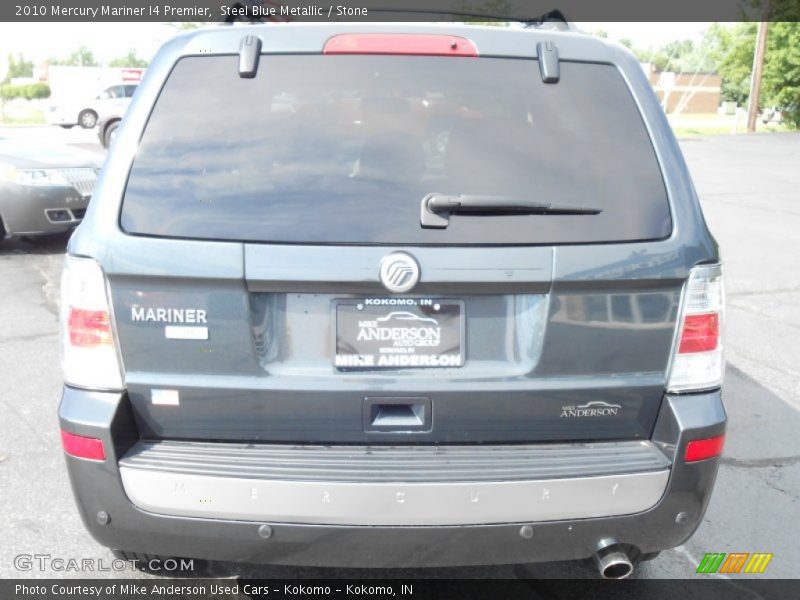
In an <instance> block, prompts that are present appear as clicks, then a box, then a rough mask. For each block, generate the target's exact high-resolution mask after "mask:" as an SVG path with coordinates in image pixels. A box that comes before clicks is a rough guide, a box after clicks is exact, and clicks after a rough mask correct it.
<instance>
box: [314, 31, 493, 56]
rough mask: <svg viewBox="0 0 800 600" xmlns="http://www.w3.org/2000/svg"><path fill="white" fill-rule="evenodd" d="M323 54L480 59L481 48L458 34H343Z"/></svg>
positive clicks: (328, 45) (331, 41)
mask: <svg viewBox="0 0 800 600" xmlns="http://www.w3.org/2000/svg"><path fill="white" fill-rule="evenodd" d="M322 53H323V54H417V55H424V56H478V49H477V48H476V47H475V44H473V43H472V41H470V40H468V39H467V38H463V37H460V36H457V35H441V34H417V33H342V34H339V35H335V36H333V37H332V38H330V39H329V40H328V41H327V42H325V47H324V48H323V49H322Z"/></svg>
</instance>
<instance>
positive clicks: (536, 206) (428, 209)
mask: <svg viewBox="0 0 800 600" xmlns="http://www.w3.org/2000/svg"><path fill="white" fill-rule="evenodd" d="M601 212H603V211H602V210H601V209H599V208H591V207H587V206H558V205H554V204H550V203H543V202H534V201H532V200H529V199H527V198H517V197H513V196H477V195H469V194H458V195H452V194H450V195H448V194H428V195H427V196H425V197H424V198H423V199H422V204H421V205H420V224H421V225H422V226H423V227H430V228H439V229H444V228H445V227H447V225H448V224H449V223H450V215H451V214H464V215H481V214H487V215H509V214H512V215H513V214H520V215H599V214H600V213H601Z"/></svg>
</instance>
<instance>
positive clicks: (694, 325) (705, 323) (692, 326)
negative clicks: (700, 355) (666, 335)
mask: <svg viewBox="0 0 800 600" xmlns="http://www.w3.org/2000/svg"><path fill="white" fill-rule="evenodd" d="M718 343H719V314H717V313H707V314H704V315H687V316H686V317H685V318H684V320H683V333H682V334H681V343H680V346H679V347H678V353H680V354H687V353H690V352H709V351H711V350H716V348H717V344H718Z"/></svg>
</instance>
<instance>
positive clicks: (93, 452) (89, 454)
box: [61, 431, 106, 460]
mask: <svg viewBox="0 0 800 600" xmlns="http://www.w3.org/2000/svg"><path fill="white" fill-rule="evenodd" d="M61 444H62V445H63V446H64V452H66V453H67V454H69V455H70V456H75V457H77V458H88V459H89V460H105V459H106V451H105V448H104V447H103V440H98V439H97V438H90V437H84V436H82V435H75V434H74V433H68V432H66V431H62V432H61Z"/></svg>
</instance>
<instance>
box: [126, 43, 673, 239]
mask: <svg viewBox="0 0 800 600" xmlns="http://www.w3.org/2000/svg"><path fill="white" fill-rule="evenodd" d="M430 193H441V194H466V195H488V196H501V197H514V198H524V199H529V200H532V201H537V202H543V203H552V204H557V205H578V206H585V207H592V208H599V209H601V210H602V212H601V213H600V214H595V215H541V214H538V215H531V214H527V215H521V214H507V213H506V214H477V215H476V214H471V215H462V214H454V215H452V216H451V217H450V220H449V225H448V226H447V227H446V228H444V229H425V228H423V227H421V225H420V203H421V201H422V198H424V197H425V196H426V195H427V194H430ZM121 223H122V227H123V229H124V230H125V231H127V232H129V233H133V234H142V235H155V236H164V237H183V238H194V239H215V240H240V241H256V242H276V243H311V244H426V245H436V244H462V245H463V244H470V245H471V244H555V243H581V242H608V241H634V240H646V239H657V238H663V237H666V236H668V235H669V233H670V231H671V221H670V213H669V205H668V201H667V196H666V191H665V188H664V182H663V179H662V176H661V171H660V169H659V166H658V163H657V161H656V157H655V153H654V150H653V147H652V144H651V142H650V139H649V136H648V134H647V131H646V129H645V127H644V124H643V122H642V118H641V116H640V114H639V112H638V110H637V108H636V105H635V103H634V101H633V99H632V97H631V94H630V91H629V90H628V88H627V86H626V84H625V82H624V81H623V79H622V77H621V76H620V74H619V73H618V71H617V70H616V68H614V67H613V66H609V65H601V64H589V63H571V62H564V61H562V63H561V79H560V81H559V82H558V83H556V84H544V83H542V81H541V77H540V75H539V69H538V65H537V62H536V61H535V60H529V59H508V58H454V57H427V56H375V55H369V56H365V55H360V56H353V55H343V56H341V55H340V56H324V55H266V56H262V57H261V61H260V65H259V69H258V74H257V76H256V77H255V78H254V79H243V78H240V77H239V74H238V58H237V57H236V56H213V57H212V56H206V57H188V58H183V59H181V60H180V61H179V62H178V63H177V64H176V66H175V68H174V69H173V71H172V73H171V75H170V76H169V78H168V80H167V82H166V84H165V85H164V88H163V90H162V92H161V95H160V96H159V99H158V102H157V103H156V105H155V107H154V109H153V112H152V114H151V116H150V119H149V122H148V124H147V127H146V130H145V132H144V135H143V137H142V140H141V144H140V147H139V151H138V154H137V156H136V159H135V161H134V164H133V168H132V171H131V174H130V178H129V181H128V186H127V190H126V193H125V198H124V203H123V208H122V214H121Z"/></svg>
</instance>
